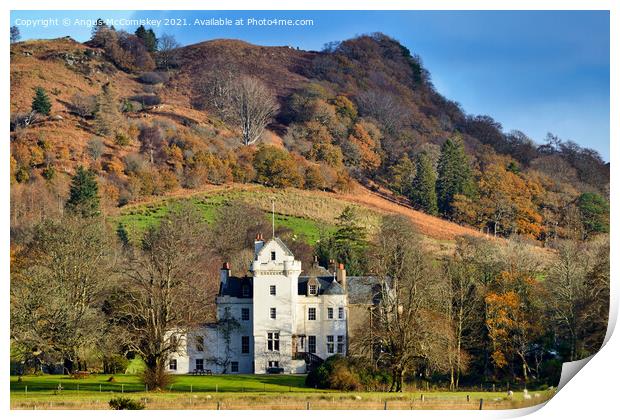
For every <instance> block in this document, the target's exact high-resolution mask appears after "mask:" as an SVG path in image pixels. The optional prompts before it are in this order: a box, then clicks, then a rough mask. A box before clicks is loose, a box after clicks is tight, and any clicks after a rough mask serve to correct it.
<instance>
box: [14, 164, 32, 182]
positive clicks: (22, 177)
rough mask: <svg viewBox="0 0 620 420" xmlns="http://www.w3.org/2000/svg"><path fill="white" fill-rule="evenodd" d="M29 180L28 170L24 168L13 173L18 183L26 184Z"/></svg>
mask: <svg viewBox="0 0 620 420" xmlns="http://www.w3.org/2000/svg"><path fill="white" fill-rule="evenodd" d="M29 179H30V171H29V170H28V168H25V167H23V166H22V167H21V168H19V169H18V170H17V172H16V173H15V180H16V181H17V182H19V183H24V182H28V180H29Z"/></svg>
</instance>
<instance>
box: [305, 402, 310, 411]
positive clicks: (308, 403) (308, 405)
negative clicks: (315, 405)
mask: <svg viewBox="0 0 620 420" xmlns="http://www.w3.org/2000/svg"><path fill="white" fill-rule="evenodd" d="M306 410H310V401H308V402H306Z"/></svg>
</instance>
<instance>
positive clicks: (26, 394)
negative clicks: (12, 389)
mask: <svg viewBox="0 0 620 420" xmlns="http://www.w3.org/2000/svg"><path fill="white" fill-rule="evenodd" d="M26 395H28V385H26Z"/></svg>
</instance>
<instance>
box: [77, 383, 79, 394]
mask: <svg viewBox="0 0 620 420" xmlns="http://www.w3.org/2000/svg"><path fill="white" fill-rule="evenodd" d="M77 392H78V393H79V392H80V384H77Z"/></svg>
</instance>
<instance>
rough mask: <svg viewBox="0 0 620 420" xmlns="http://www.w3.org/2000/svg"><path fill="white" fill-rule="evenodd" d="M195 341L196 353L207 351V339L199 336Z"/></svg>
mask: <svg viewBox="0 0 620 420" xmlns="http://www.w3.org/2000/svg"><path fill="white" fill-rule="evenodd" d="M194 340H196V351H205V338H204V337H203V336H202V335H197V336H196V337H195V338H194Z"/></svg>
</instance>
